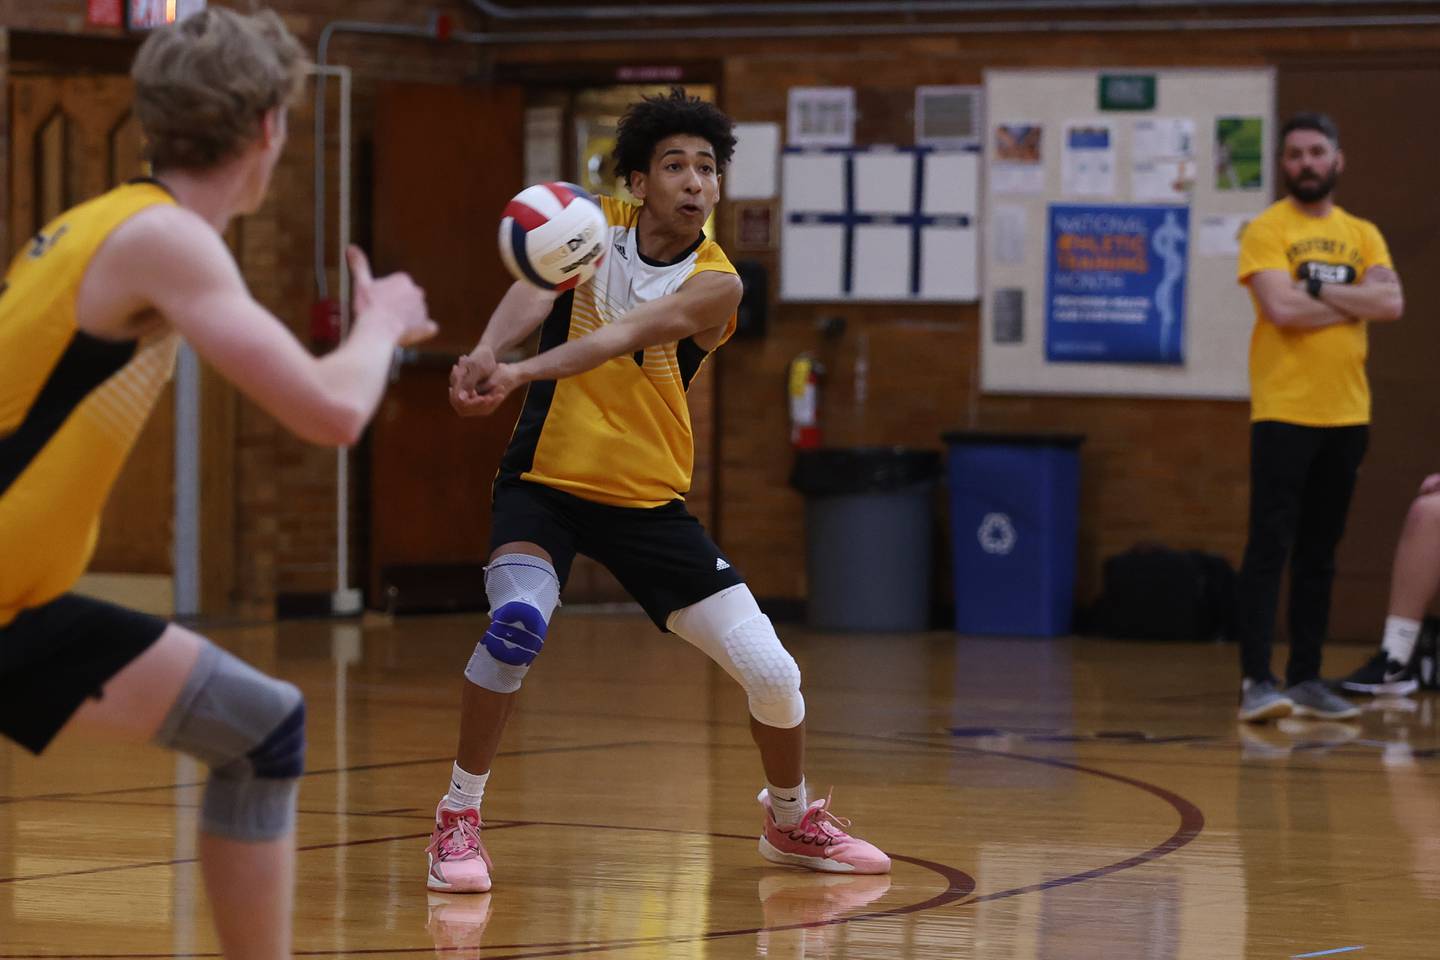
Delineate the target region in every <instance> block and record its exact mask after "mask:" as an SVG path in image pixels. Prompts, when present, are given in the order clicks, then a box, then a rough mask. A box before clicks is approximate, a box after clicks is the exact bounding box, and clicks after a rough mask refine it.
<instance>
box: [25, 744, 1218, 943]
mask: <svg viewBox="0 0 1440 960" xmlns="http://www.w3.org/2000/svg"><path fill="white" fill-rule="evenodd" d="M849 736H853V737H855V738H856V739H869V740H879V741H882V742H892V743H904V744H911V745H919V746H922V747H926V748H933V749H942V750H947V751H949V752H960V753H970V754H976V755H981V756H992V757H996V758H998V759H1005V760H1021V761H1024V762H1027V763H1036V764H1040V765H1044V766H1052V767H1056V768H1060V769H1066V770H1073V771H1075V772H1077V773H1086V774H1090V775H1092V776H1098V777H1101V778H1102V779H1107V780H1111V781H1114V782H1116V783H1121V784H1124V785H1126V786H1131V787H1135V788H1137V789H1139V790H1141V791H1143V792H1146V793H1149V794H1151V795H1152V796H1155V797H1157V798H1158V799H1160V800H1163V801H1165V802H1166V803H1168V804H1170V806H1171V807H1172V809H1174V810H1175V811H1176V812H1177V813H1178V814H1179V816H1180V826H1179V827H1178V828H1177V829H1176V830H1175V832H1174V833H1172V834H1171V836H1170V837H1169V838H1167V839H1166V840H1164V841H1162V842H1161V843H1159V844H1157V845H1156V846H1154V847H1151V848H1150V849H1149V850H1146V851H1144V852H1143V853H1140V854H1137V855H1136V856H1133V857H1129V858H1127V859H1125V860H1121V861H1118V862H1116V863H1112V864H1107V865H1106V866H1103V867H1098V868H1095V869H1092V870H1087V871H1084V872H1083V873H1078V874H1072V875H1069V876H1066V877H1058V878H1055V879H1053V880H1048V881H1044V882H1042V883H1038V884H1030V885H1027V886H1023V887H1015V888H1012V889H1010V890H1003V891H999V892H997V893H991V894H986V895H984V896H982V897H977V898H975V899H972V900H966V899H965V897H967V896H969V894H970V893H972V892H973V891H974V880H973V879H972V878H970V877H969V875H968V874H966V873H964V871H961V870H959V869H958V868H955V867H950V866H947V865H944V864H938V863H933V862H931V861H924V860H920V859H917V858H912V857H908V856H903V855H897V854H892V855H891V856H892V859H896V860H901V861H904V862H908V863H912V864H915V865H917V866H921V867H923V868H926V869H932V870H935V871H936V872H939V873H940V874H941V876H943V877H946V878H947V879H948V880H949V887H948V888H947V889H946V890H945V891H944V892H942V893H941V894H939V895H937V896H936V897H932V898H931V899H930V900H927V901H924V902H922V903H918V904H908V905H904V906H901V907H895V908H891V909H890V910H885V911H878V912H873V913H868V914H859V915H856V916H853V917H836V918H831V919H829V920H820V921H811V922H809V923H801V924H794V925H789V926H785V927H774V928H766V927H757V928H749V929H745V930H731V931H709V932H706V933H701V934H694V935H689V936H678V937H669V938H652V939H648V940H646V939H639V940H636V939H632V940H623V941H612V942H610V943H594V942H591V943H588V944H586V943H584V942H580V943H572V944H560V943H556V944H528V945H524V944H497V945H492V946H488V947H487V946H480V947H479V948H478V949H479V950H483V951H485V952H486V960H540V958H544V957H554V956H560V955H563V954H566V953H570V954H572V955H573V954H582V953H598V952H605V951H610V950H618V949H624V948H626V947H634V946H646V945H659V944H666V943H693V942H700V941H705V940H713V939H720V938H724V937H735V936H746V935H751V934H755V933H759V932H761V931H762V930H767V929H770V930H790V929H805V928H813V927H822V926H831V925H835V924H839V923H852V922H856V921H861V920H873V919H878V918H882V917H890V916H899V915H903V914H907V913H916V912H921V911H926V910H934V909H937V908H939V907H942V906H947V905H949V904H951V903H956V902H961V905H962V906H969V905H971V904H977V903H983V902H987V901H992V900H1000V899H1005V898H1009V897H1016V896H1020V895H1022V894H1026V893H1034V892H1037V891H1041V890H1047V889H1053V888H1055V887H1060V886H1066V885H1070V884H1075V883H1084V882H1087V881H1089V880H1095V879H1098V878H1101V877H1105V876H1109V875H1111V874H1114V873H1118V872H1120V871H1122V870H1128V869H1132V868H1134V867H1138V866H1142V865H1144V864H1147V863H1151V862H1153V861H1155V860H1157V859H1159V858H1161V857H1164V856H1167V855H1168V854H1171V853H1174V852H1175V851H1176V850H1179V849H1181V848H1182V847H1184V846H1186V845H1187V844H1189V843H1191V842H1192V841H1193V840H1194V839H1195V838H1196V837H1198V836H1199V835H1200V833H1201V831H1202V830H1203V829H1204V824H1205V817H1204V813H1203V812H1202V811H1201V810H1200V808H1199V807H1198V806H1196V805H1195V804H1194V803H1191V802H1190V801H1189V800H1187V799H1185V798H1184V797H1181V796H1180V795H1179V794H1176V793H1174V792H1172V791H1169V790H1166V789H1164V788H1163V787H1159V786H1156V785H1154V784H1151V783H1147V782H1145V781H1143V780H1138V779H1135V778H1132V777H1126V776H1123V775H1121V774H1116V773H1111V772H1109V771H1105V770H1097V769H1095V768H1093V767H1086V766H1083V765H1081V764H1075V763H1070V762H1067V761H1064V760H1057V759H1054V758H1050V757H1031V756H1026V755H1024V754H1016V753H1007V752H1004V751H1000V750H986V749H983V748H978V747H966V746H960V745H956V744H930V743H925V742H923V741H921V742H919V743H918V744H917V742H916V741H913V740H904V739H898V738H892V737H880V736H870V735H862V734H850V735H849ZM509 825H510V826H539V825H549V826H572V827H578V828H585V829H611V830H632V829H633V830H640V831H645V832H657V833H682V834H689V833H690V832H689V831H678V830H668V829H665V828H659V827H637V828H629V827H617V826H614V825H609V824H559V823H554V824H551V823H546V822H543V821H533V822H532V821H512V822H511V823H510V824H509ZM692 835H693V834H692ZM699 835H701V836H716V837H721V838H726V839H730V838H734V839H744V840H749V839H751V838H750V837H749V836H740V835H737V834H699ZM419 836H425V835H424V834H420V835H413V836H411V837H392V838H375V839H372V840H363V841H351V842H350V844H348V845H358V844H362V843H381V842H386V841H387V840H399V839H417V838H418V837H419ZM345 845H347V844H319V845H314V846H310V847H305V848H302V849H305V850H314V849H330V848H334V847H338V846H345ZM102 869H103V870H113V869H122V868H113V867H112V868H102ZM960 878H963V880H961V879H960ZM966 884H968V886H967V885H966ZM555 947H559V948H561V949H558V950H557V949H552V948H555ZM445 949H447V948H437V947H435V946H434V945H433V944H432V945H431V946H428V947H396V948H381V949H374V950H363V949H362V950H353V949H351V950H313V951H297V952H296V955H297V956H339V955H343V954H352V953H353V954H364V955H402V954H411V953H426V952H431V951H437V950H438V951H439V952H444V951H445ZM448 949H453V950H459V949H471V948H468V947H467V948H448ZM506 949H510V950H514V949H519V950H522V951H525V952H521V953H510V954H491V953H490V951H493V950H506ZM537 949H538V950H540V951H541V952H538V953H537V952H533V951H535V950H537ZM54 956H55V955H53V954H0V960H53V958H54ZM75 956H77V960H166V958H173V957H176V956H178V955H176V954H86V955H84V956H83V958H81V957H80V956H79V955H75ZM188 956H195V957H215V956H218V954H190V955H188Z"/></svg>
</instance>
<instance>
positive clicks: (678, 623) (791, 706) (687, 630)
mask: <svg viewBox="0 0 1440 960" xmlns="http://www.w3.org/2000/svg"><path fill="white" fill-rule="evenodd" d="M665 625H666V627H667V628H668V629H669V630H670V632H671V633H674V634H676V635H677V636H679V637H682V638H683V639H685V640H687V641H689V642H690V643H691V644H693V645H694V646H696V647H699V648H700V649H701V650H702V651H704V653H705V654H706V655H707V656H708V657H710V659H711V660H714V661H715V662H716V663H718V664H719V665H720V666H721V667H723V668H724V669H725V672H726V673H728V674H730V676H732V677H734V678H735V680H736V681H737V682H739V684H740V686H742V687H744V688H745V693H746V694H747V695H748V696H749V698H750V716H752V717H754V718H755V719H756V720H758V721H760V722H761V723H763V724H765V725H766V726H767V727H779V728H781V729H784V730H788V729H790V728H792V727H797V726H799V725H800V722H801V721H803V720H804V719H805V698H804V696H802V695H801V693H800V668H799V666H797V665H796V663H795V658H794V657H792V656H790V654H789V653H788V652H787V651H786V650H785V647H784V646H783V645H782V644H781V643H780V638H779V637H778V636H776V634H775V626H774V624H772V623H771V622H770V618H769V617H767V616H765V614H763V613H761V612H760V605H759V604H757V603H756V602H755V596H754V594H752V593H751V592H750V588H749V587H747V586H746V585H745V584H743V583H742V584H739V585H737V586H734V587H730V588H728V589H726V590H722V591H720V592H719V593H716V594H713V595H711V596H709V597H706V598H705V599H704V600H701V601H700V602H699V603H695V604H691V605H690V606H688V607H685V608H683V609H680V610H676V611H675V612H674V613H672V614H670V616H669V618H668V619H667V620H666V623H665Z"/></svg>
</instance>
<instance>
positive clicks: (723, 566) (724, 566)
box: [715, 557, 730, 573]
mask: <svg viewBox="0 0 1440 960" xmlns="http://www.w3.org/2000/svg"><path fill="white" fill-rule="evenodd" d="M729 569H730V564H728V563H726V562H725V558H724V557H716V558H715V572H716V573H719V572H720V571H721V570H729Z"/></svg>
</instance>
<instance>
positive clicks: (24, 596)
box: [0, 181, 179, 626]
mask: <svg viewBox="0 0 1440 960" xmlns="http://www.w3.org/2000/svg"><path fill="white" fill-rule="evenodd" d="M174 202H175V201H174V199H173V198H172V197H171V196H170V194H168V193H167V192H166V191H165V190H164V188H163V187H161V186H160V185H159V184H156V183H153V182H149V181H136V182H133V183H129V184H125V185H124V186H121V187H117V188H116V189H114V190H112V191H110V192H109V193H106V194H104V195H102V196H100V197H97V198H96V199H94V200H91V201H89V202H88V203H84V204H81V205H80V206H78V207H74V208H73V209H71V210H68V211H66V212H65V213H63V214H61V215H60V216H59V217H57V218H56V219H55V220H54V221H53V222H51V223H50V224H48V225H47V226H46V227H45V229H44V230H42V231H41V232H40V233H39V234H37V235H36V237H35V238H34V240H33V241H31V243H30V244H28V245H27V246H26V248H25V249H23V250H21V251H20V252H19V253H18V254H17V255H16V257H15V259H14V261H13V262H12V263H11V264H10V270H9V272H8V273H7V274H6V275H5V284H4V287H3V288H0V626H3V625H4V624H6V623H9V622H10V621H11V620H13V619H14V618H15V615H16V614H18V613H19V612H20V611H21V610H24V609H27V608H29V607H36V606H40V605H41V604H44V603H48V602H49V601H50V600H53V599H54V598H55V597H57V596H59V595H60V594H62V593H64V592H65V591H66V590H69V589H70V587H72V586H73V585H74V583H75V581H76V580H77V579H79V577H80V574H82V573H83V572H84V571H85V567H86V565H87V564H88V563H89V562H90V556H91V554H92V553H93V552H94V549H95V538H96V535H97V534H98V532H99V523H100V512H101V509H102V508H103V507H104V505H105V499H106V497H108V496H109V493H110V488H111V487H112V486H113V485H114V483H115V478H116V476H118V475H119V473H120V468H121V466H122V465H123V464H124V463H125V458H126V456H127V455H128V454H129V452H130V449H131V447H132V446H133V445H134V443H135V438H136V437H137V436H139V434H140V428H141V427H142V426H143V425H144V423H145V419H146V417H148V416H149V414H150V409H151V407H152V406H153V405H154V403H155V398H156V397H157V396H158V395H159V393H160V391H161V390H162V389H163V388H164V386H165V383H166V382H167V381H168V380H169V379H170V374H171V371H172V370H173V369H174V365H175V351H176V347H177V345H178V343H179V339H178V337H177V336H176V335H175V334H173V333H171V332H168V331H167V332H164V333H161V334H157V335H153V336H149V337H146V338H144V339H141V340H126V341H110V340H101V339H98V338H96V337H92V336H90V335H89V334H86V333H83V332H81V331H80V330H79V329H78V328H77V326H76V317H75V309H76V301H77V299H78V297H79V293H80V282H81V280H82V279H83V278H84V276H85V271H86V269H87V268H88V267H89V265H90V261H91V259H92V258H93V257H94V256H95V252H96V251H97V250H98V249H99V248H100V245H101V244H102V243H103V242H104V241H105V238H106V237H108V236H109V235H110V233H111V232H112V231H114V230H115V228H116V227H118V226H119V225H120V224H121V223H123V222H125V221H126V220H127V219H129V218H130V217H132V216H134V215H135V214H136V213H138V212H140V211H141V210H144V209H146V208H147V207H151V206H155V205H156V204H162V203H174Z"/></svg>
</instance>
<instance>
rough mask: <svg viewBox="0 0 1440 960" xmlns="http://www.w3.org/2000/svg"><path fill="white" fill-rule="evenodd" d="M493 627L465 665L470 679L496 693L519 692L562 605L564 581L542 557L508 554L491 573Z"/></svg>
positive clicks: (488, 589)
mask: <svg viewBox="0 0 1440 960" xmlns="http://www.w3.org/2000/svg"><path fill="white" fill-rule="evenodd" d="M485 593H486V595H487V596H488V597H489V598H490V627H489V629H487V630H486V631H485V636H484V637H483V638H481V640H480V642H479V643H478V644H476V645H475V653H474V654H472V655H471V657H470V662H469V663H468V664H466V665H465V678H466V679H467V680H469V681H470V682H471V683H473V684H475V685H476V686H477V687H483V688H484V689H486V690H491V691H494V692H495V693H514V692H515V691H516V690H519V689H520V682H521V681H522V680H524V678H525V674H526V673H528V672H529V670H530V664H531V663H533V662H534V660H535V658H536V657H537V656H539V655H540V649H541V648H542V647H543V646H545V634H546V632H547V631H548V629H549V624H550V615H551V614H553V613H554V612H555V608H556V607H557V606H558V605H559V603H560V578H559V577H558V576H557V575H556V573H555V568H554V567H552V566H551V565H550V563H549V562H548V561H547V560H545V559H543V558H541V557H532V556H530V555H528V554H523V553H508V554H506V555H505V556H503V557H500V558H499V559H497V560H496V561H495V562H494V563H492V564H490V566H488V567H486V568H485Z"/></svg>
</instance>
